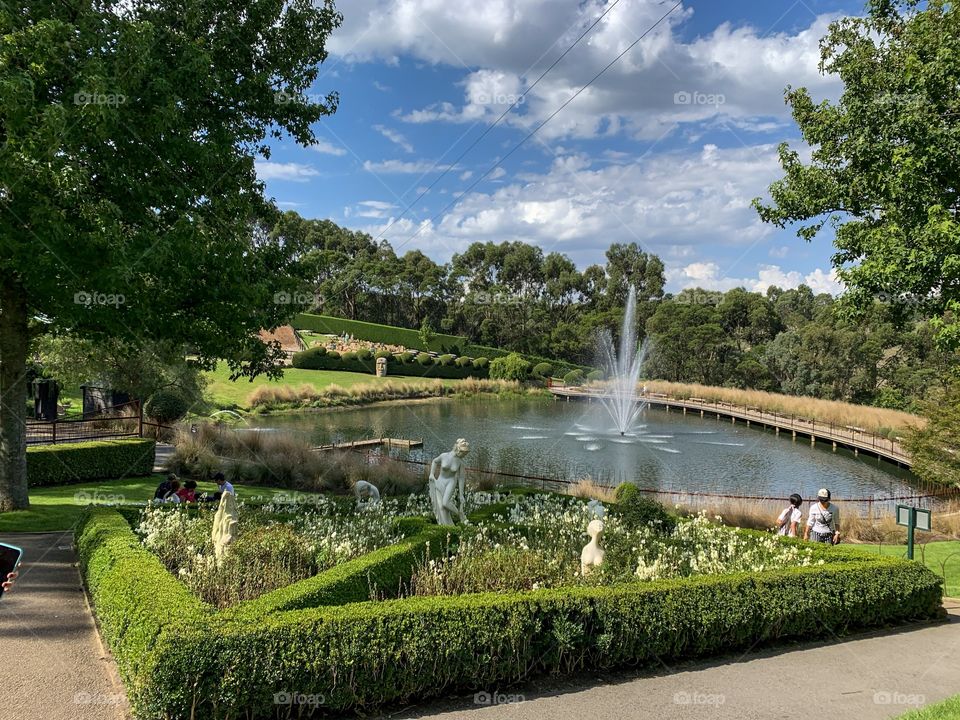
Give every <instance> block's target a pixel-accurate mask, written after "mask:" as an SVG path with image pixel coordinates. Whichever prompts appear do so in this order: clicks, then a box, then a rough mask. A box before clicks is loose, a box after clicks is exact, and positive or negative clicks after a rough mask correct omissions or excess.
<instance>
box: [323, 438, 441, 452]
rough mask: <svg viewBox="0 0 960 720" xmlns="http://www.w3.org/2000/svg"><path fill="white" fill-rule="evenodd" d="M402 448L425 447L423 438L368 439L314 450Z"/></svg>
mask: <svg viewBox="0 0 960 720" xmlns="http://www.w3.org/2000/svg"><path fill="white" fill-rule="evenodd" d="M375 447H387V448H400V449H401V450H409V449H410V448H418V447H423V438H420V439H419V440H406V439H404V438H388V437H382V438H368V439H366V440H352V441H350V442H342V443H333V444H332V445H318V446H317V447H315V448H313V449H314V450H316V451H323V450H356V449H358V448H375Z"/></svg>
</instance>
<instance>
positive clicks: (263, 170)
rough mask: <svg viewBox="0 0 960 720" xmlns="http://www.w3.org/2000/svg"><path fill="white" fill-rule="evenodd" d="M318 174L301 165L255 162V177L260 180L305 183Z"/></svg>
mask: <svg viewBox="0 0 960 720" xmlns="http://www.w3.org/2000/svg"><path fill="white" fill-rule="evenodd" d="M319 174H320V171H319V170H316V169H315V168H312V167H310V166H309V165H303V164H301V163H278V162H271V161H269V160H258V161H257V177H258V178H260V179H261V180H287V181H290V182H307V181H308V180H309V179H310V178H312V177H316V176H318V175H319Z"/></svg>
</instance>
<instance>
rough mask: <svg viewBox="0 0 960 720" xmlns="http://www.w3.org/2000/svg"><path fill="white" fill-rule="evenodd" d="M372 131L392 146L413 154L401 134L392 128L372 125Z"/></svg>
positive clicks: (409, 145) (411, 146)
mask: <svg viewBox="0 0 960 720" xmlns="http://www.w3.org/2000/svg"><path fill="white" fill-rule="evenodd" d="M373 129H374V130H376V131H377V132H378V133H380V134H381V135H383V136H384V137H385V138H386V139H387V140H389V141H390V142H392V143H393V144H394V145H397V146H398V147H399V148H400V149H401V150H403V151H404V152H407V153H412V152H413V145H411V144H410V142H409V141H408V140H407V138H405V137H404V136H403V134H402V133H399V132H397V131H396V130H394V129H393V128H388V127H386V126H384V125H374V126H373Z"/></svg>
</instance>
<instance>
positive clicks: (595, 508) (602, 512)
mask: <svg viewBox="0 0 960 720" xmlns="http://www.w3.org/2000/svg"><path fill="white" fill-rule="evenodd" d="M587 507H588V508H590V512H592V513H593V514H594V516H595V517H596V518H597V519H599V520H603V518H604V517H606V515H607V509H606V508H605V507H604V506H603V503H602V502H600V501H599V500H596V499H594V500H591V501H590V502H588V503H587Z"/></svg>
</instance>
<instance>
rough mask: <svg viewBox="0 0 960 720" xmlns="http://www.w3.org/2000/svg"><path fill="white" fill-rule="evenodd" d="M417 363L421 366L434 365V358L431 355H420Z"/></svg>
mask: <svg viewBox="0 0 960 720" xmlns="http://www.w3.org/2000/svg"><path fill="white" fill-rule="evenodd" d="M417 362H418V363H420V364H421V365H433V356H432V355H431V354H430V353H419V354H418V355H417Z"/></svg>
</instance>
